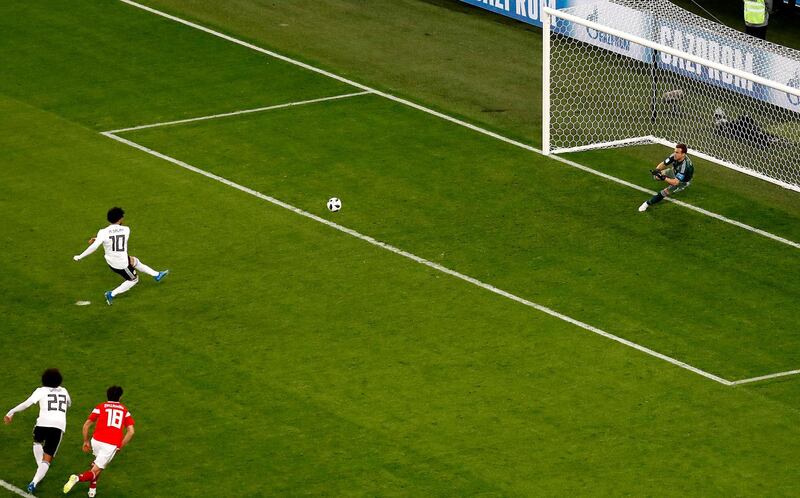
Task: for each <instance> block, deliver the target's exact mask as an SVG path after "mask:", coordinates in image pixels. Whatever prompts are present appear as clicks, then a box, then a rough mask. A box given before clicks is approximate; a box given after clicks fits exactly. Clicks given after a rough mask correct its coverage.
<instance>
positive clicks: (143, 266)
mask: <svg viewBox="0 0 800 498" xmlns="http://www.w3.org/2000/svg"><path fill="white" fill-rule="evenodd" d="M134 268H136V269H137V270H139V271H140V272H144V273H147V274H148V275H150V276H151V277H155V276H156V275H158V272H157V271H155V270H154V269H152V268H150V267H149V266H147V265H146V264H144V263H142V262H141V261H139V258H136V266H134Z"/></svg>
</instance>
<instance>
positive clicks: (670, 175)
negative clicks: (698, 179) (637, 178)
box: [639, 144, 694, 212]
mask: <svg viewBox="0 0 800 498" xmlns="http://www.w3.org/2000/svg"><path fill="white" fill-rule="evenodd" d="M686 150H687V149H686V144H677V145H676V146H675V150H674V151H673V152H672V154H671V155H670V156H669V157H668V158H666V159H664V160H663V161H662V162H661V163H659V165H658V166H656V169H654V170H651V171H650V174H652V175H653V179H655V180H658V181H664V182H667V183H668V184H669V185H667V188H665V189H664V190H662V191H660V192H658V193H657V194H656V195H654V196H653V197H652V198H651V199H650V200H647V201H645V202H643V203H642V205H641V206H639V212H642V211H647V208H649V207H650V206H652V205H653V204H657V203H659V202H661V201H662V200H663V199H664V197H668V196H670V195H672V194H677V193H678V192H680V191H681V190H684V189H686V188H687V187H689V185H691V184H692V177H693V176H694V165H693V164H692V160H691V159H689V156H687V155H686Z"/></svg>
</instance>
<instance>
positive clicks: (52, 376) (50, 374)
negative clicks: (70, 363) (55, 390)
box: [42, 368, 64, 387]
mask: <svg viewBox="0 0 800 498" xmlns="http://www.w3.org/2000/svg"><path fill="white" fill-rule="evenodd" d="M62 380H64V378H63V377H62V376H61V372H59V371H58V369H57V368H48V369H47V370H45V371H44V372H43V373H42V385H43V386H45V387H58V386H60V385H61V381H62Z"/></svg>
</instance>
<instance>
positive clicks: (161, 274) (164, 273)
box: [153, 270, 169, 282]
mask: <svg viewBox="0 0 800 498" xmlns="http://www.w3.org/2000/svg"><path fill="white" fill-rule="evenodd" d="M167 275H169V270H164V271H160V272H158V275H156V276H155V277H153V280H155V281H156V282H161V280H162V279H163V278H164V277H166V276H167Z"/></svg>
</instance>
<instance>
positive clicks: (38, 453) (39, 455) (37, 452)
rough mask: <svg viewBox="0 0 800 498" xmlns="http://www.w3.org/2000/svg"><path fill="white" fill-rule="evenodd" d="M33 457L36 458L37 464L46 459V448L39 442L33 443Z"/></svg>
mask: <svg viewBox="0 0 800 498" xmlns="http://www.w3.org/2000/svg"><path fill="white" fill-rule="evenodd" d="M33 458H35V459H36V465H39V462H41V461H42V459H44V450H43V449H42V445H41V444H39V443H33Z"/></svg>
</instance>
